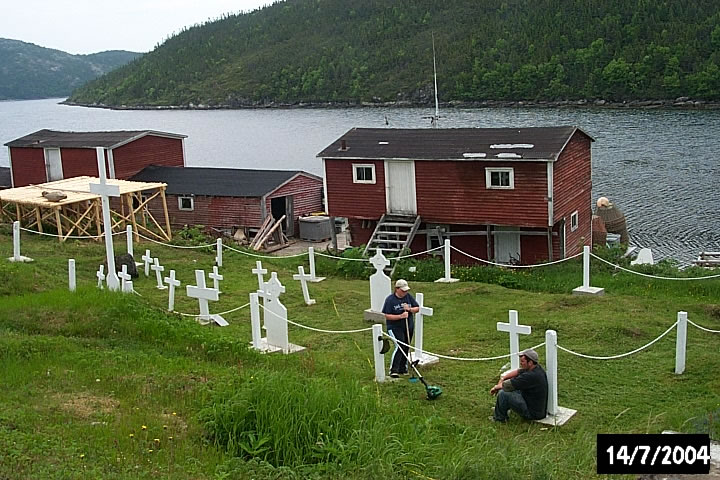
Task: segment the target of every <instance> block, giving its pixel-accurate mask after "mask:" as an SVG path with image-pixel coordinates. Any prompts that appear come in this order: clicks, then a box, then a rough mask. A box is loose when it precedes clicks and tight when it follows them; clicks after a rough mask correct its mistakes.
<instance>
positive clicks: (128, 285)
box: [108, 265, 133, 293]
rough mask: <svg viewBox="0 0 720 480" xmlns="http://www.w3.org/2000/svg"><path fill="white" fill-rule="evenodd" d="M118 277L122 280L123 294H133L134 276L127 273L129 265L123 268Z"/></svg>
mask: <svg viewBox="0 0 720 480" xmlns="http://www.w3.org/2000/svg"><path fill="white" fill-rule="evenodd" d="M118 276H119V277H120V278H121V279H122V292H123V293H132V292H133V283H132V276H131V275H130V274H129V273H127V265H123V266H122V271H121V272H120V273H119V274H118ZM108 288H110V285H109V284H108Z"/></svg>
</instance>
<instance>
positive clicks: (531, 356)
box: [520, 348, 539, 364]
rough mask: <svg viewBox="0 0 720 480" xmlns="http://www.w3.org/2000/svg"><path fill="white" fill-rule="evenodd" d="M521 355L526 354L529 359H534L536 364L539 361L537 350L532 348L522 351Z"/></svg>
mask: <svg viewBox="0 0 720 480" xmlns="http://www.w3.org/2000/svg"><path fill="white" fill-rule="evenodd" d="M520 355H525V356H526V357H527V358H528V359H529V360H532V361H533V362H535V363H536V364H537V363H539V361H538V354H537V352H536V351H535V350H533V349H532V348H528V349H527V350H523V351H522V352H520Z"/></svg>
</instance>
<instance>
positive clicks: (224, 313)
mask: <svg viewBox="0 0 720 480" xmlns="http://www.w3.org/2000/svg"><path fill="white" fill-rule="evenodd" d="M248 305H250V304H249V303H246V304H245V305H240V306H239V307H237V308H233V309H232V310H227V311H225V312H220V313H211V314H210V315H227V314H228V313H233V312H237V311H238V310H242V309H243V308H245V307H247V306H248ZM173 313H177V314H178V315H182V316H183V317H202V314H198V315H195V314H193V313H181V312H177V311H175V310H173Z"/></svg>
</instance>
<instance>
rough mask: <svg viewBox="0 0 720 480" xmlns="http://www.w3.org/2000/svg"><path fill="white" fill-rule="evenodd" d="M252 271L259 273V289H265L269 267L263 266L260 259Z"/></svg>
mask: <svg viewBox="0 0 720 480" xmlns="http://www.w3.org/2000/svg"><path fill="white" fill-rule="evenodd" d="M252 273H254V274H256V275H257V279H258V291H260V290H263V289H264V288H265V287H264V285H265V274H266V273H267V269H265V268H262V262H261V261H260V260H258V261H256V262H255V268H253V269H252Z"/></svg>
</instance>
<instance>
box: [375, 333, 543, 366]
mask: <svg viewBox="0 0 720 480" xmlns="http://www.w3.org/2000/svg"><path fill="white" fill-rule="evenodd" d="M383 335H385V336H386V337H388V338H390V339H391V340H392V341H393V342H395V343H398V344H400V345H403V346H405V347H409V348H412V349H413V350H415V351H417V349H416V348H415V347H414V346H412V345H408V344H407V343H405V342H401V341H400V340H398V339H397V338H394V337H391V336H390V335H389V334H387V333H386V332H383ZM543 345H545V342H543V343H539V344H537V345H535V346H534V347H530V348H532V349H533V350H535V349H536V348H540V347H542V346H543ZM422 352H423V353H427V354H428V355H432V356H435V357H439V358H445V359H447V360H460V361H465V362H483V361H486V360H500V359H501V358H509V357H512V355H513V354H512V353H507V354H505V355H498V356H496V357H477V358H466V357H451V356H449V355H441V354H439V353H433V352H429V351H427V350H425V349H423V350H422ZM518 355H520V352H518Z"/></svg>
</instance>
